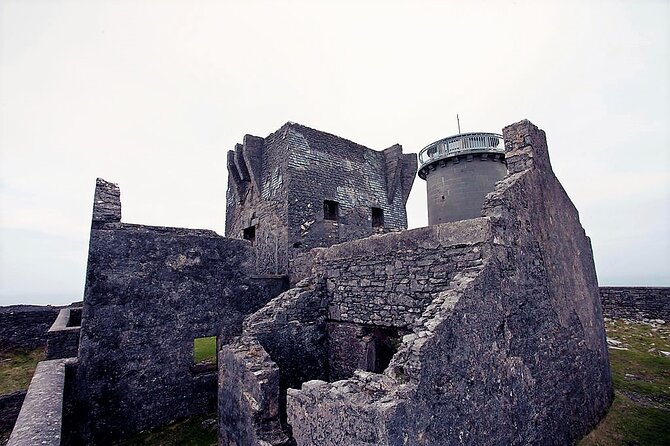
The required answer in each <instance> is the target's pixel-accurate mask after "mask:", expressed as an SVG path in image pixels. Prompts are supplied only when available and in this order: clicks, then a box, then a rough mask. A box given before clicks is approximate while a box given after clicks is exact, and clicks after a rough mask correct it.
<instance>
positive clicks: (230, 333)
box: [76, 181, 285, 444]
mask: <svg viewBox="0 0 670 446" xmlns="http://www.w3.org/2000/svg"><path fill="white" fill-rule="evenodd" d="M101 189H102V190H108V189H112V190H114V189H115V188H114V187H113V186H110V183H106V182H102V181H99V182H98V187H97V192H96V202H95V204H94V216H95V215H97V214H99V213H98V212H97V210H98V208H99V207H100V206H102V207H104V208H106V209H117V208H118V209H119V212H115V213H111V215H112V217H111V218H107V219H103V220H102V221H100V220H98V221H97V222H96V220H94V224H93V227H92V230H91V240H90V246H89V258H88V270H87V276H86V288H85V297H84V304H83V311H82V320H83V323H82V326H81V341H80V351H79V367H78V370H77V379H76V382H77V389H79V391H80V394H79V395H78V400H79V403H80V406H81V407H80V411H81V414H82V416H86V418H87V420H88V426H87V428H88V431H87V432H86V433H85V434H84V438H86V440H87V441H89V442H92V443H95V444H100V443H102V444H104V443H108V442H111V441H114V440H115V439H117V438H123V437H127V436H129V435H132V434H134V433H137V432H139V431H142V430H146V429H150V428H153V427H157V426H161V425H165V424H168V423H170V422H173V421H175V420H178V419H180V418H183V417H186V416H190V415H193V414H198V413H203V412H208V411H212V410H214V408H215V407H216V367H215V366H213V367H201V366H200V365H199V364H196V363H195V359H194V345H195V344H194V342H195V340H196V339H197V338H204V337H211V336H218V343H219V344H221V343H224V342H227V341H228V340H230V339H231V338H232V337H234V336H236V335H239V334H240V332H241V326H242V321H243V319H244V317H245V316H246V315H247V314H250V313H252V312H254V311H255V310H257V309H258V308H260V307H262V306H263V305H264V304H265V303H266V302H267V301H269V300H270V299H271V298H273V297H275V296H276V295H277V294H279V293H280V292H281V291H283V289H285V283H284V281H283V280H278V279H277V280H272V279H264V278H258V277H254V276H253V273H254V271H255V267H254V265H255V259H254V251H253V249H252V247H251V244H250V243H249V242H247V241H244V240H233V239H227V238H224V237H221V236H219V235H217V234H216V233H214V232H213V231H205V230H190V229H180V228H165V227H151V226H141V225H133V224H126V223H121V222H119V221H118V218H120V201H118V200H119V196H118V194H106V195H107V196H108V197H111V199H112V200H116V201H118V204H117V203H105V201H104V199H103V200H98V197H99V196H103V195H104V194H102V193H100V191H101ZM108 214H109V213H108ZM105 215H107V214H105ZM129 408H132V409H130V410H129Z"/></svg>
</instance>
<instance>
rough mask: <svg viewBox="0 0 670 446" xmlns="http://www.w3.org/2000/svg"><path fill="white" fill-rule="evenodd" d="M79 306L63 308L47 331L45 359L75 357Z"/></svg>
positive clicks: (79, 314)
mask: <svg viewBox="0 0 670 446" xmlns="http://www.w3.org/2000/svg"><path fill="white" fill-rule="evenodd" d="M81 310H82V309H81V307H74V308H73V307H69V308H63V309H61V310H60V312H59V313H58V317H57V318H56V320H55V321H54V323H53V325H52V326H51V328H49V331H48V332H47V359H59V358H72V357H77V354H78V351H79V334H80V330H81Z"/></svg>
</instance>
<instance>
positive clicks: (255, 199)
mask: <svg viewBox="0 0 670 446" xmlns="http://www.w3.org/2000/svg"><path fill="white" fill-rule="evenodd" d="M415 172H416V155H414V154H403V153H402V148H401V147H400V146H399V145H395V146H393V147H390V148H388V149H386V150H384V151H382V152H377V151H374V150H371V149H369V148H367V147H364V146H361V145H360V144H356V143H354V142H351V141H348V140H346V139H344V138H340V137H337V136H335V135H331V134H329V133H325V132H321V131H318V130H314V129H311V128H309V127H305V126H302V125H299V124H294V123H287V124H285V125H284V126H282V127H281V128H280V129H279V130H277V131H276V132H274V133H273V134H271V135H269V136H268V137H266V138H259V137H254V136H250V135H246V136H245V137H244V142H243V144H238V145H237V146H236V147H235V150H234V151H230V152H229V153H228V173H229V175H228V193H227V196H226V197H227V203H226V235H227V236H228V237H234V238H244V237H245V234H244V230H245V228H250V227H253V228H254V231H255V234H254V238H255V249H256V252H257V261H258V267H259V271H261V272H268V273H287V272H288V271H289V261H290V260H291V259H293V258H294V257H296V256H297V255H299V254H300V253H304V252H306V251H308V250H309V249H311V248H314V247H318V246H330V245H332V244H335V243H339V242H341V241H346V240H352V239H356V238H361V237H366V236H368V235H371V234H373V233H378V232H387V231H391V230H398V229H404V228H406V227H407V214H406V211H405V203H406V201H407V198H408V196H409V192H410V190H411V187H412V184H413V181H414V175H415ZM324 200H332V201H335V202H337V203H338V210H337V212H336V214H337V215H336V220H329V219H326V218H324V217H325V215H324ZM373 207H374V208H377V209H380V210H381V211H382V212H383V225H382V226H381V227H376V226H374V225H373V222H372V208H373ZM246 236H247V237H249V236H250V234H247V235H246Z"/></svg>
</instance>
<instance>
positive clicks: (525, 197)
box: [280, 121, 612, 446]
mask: <svg viewBox="0 0 670 446" xmlns="http://www.w3.org/2000/svg"><path fill="white" fill-rule="evenodd" d="M504 139H505V142H506V158H507V163H508V169H509V174H508V176H507V177H506V178H505V179H504V180H502V181H501V182H499V183H498V184H497V186H496V190H495V192H494V193H492V194H489V195H488V197H487V199H486V201H485V203H484V205H483V209H482V211H483V212H482V213H483V215H484V217H483V218H481V219H477V220H472V221H471V224H474V225H479V228H480V229H481V231H480V233H479V234H478V237H477V239H479V240H484V241H483V242H481V246H480V252H481V258H480V261H481V266H480V267H478V268H470V270H463V271H459V272H458V273H456V274H455V276H454V277H453V278H452V279H451V281H450V282H449V284H445V285H444V288H443V289H442V291H440V292H439V293H437V295H436V297H435V299H434V300H433V302H432V303H430V305H428V306H427V307H426V308H425V311H424V312H423V313H422V314H421V315H420V316H419V317H418V319H417V320H416V321H415V323H414V324H412V333H410V334H407V335H406V336H404V337H403V338H402V341H401V343H400V345H399V347H398V351H397V353H396V354H395V355H394V356H393V359H392V360H391V362H390V364H389V366H388V367H387V368H386V369H385V371H384V373H372V372H365V371H356V372H354V376H353V377H351V378H350V379H347V380H343V381H337V382H334V383H327V382H325V381H310V382H306V383H304V384H303V385H302V387H301V389H300V390H296V389H288V395H287V409H286V410H287V420H288V422H289V423H290V425H291V428H292V432H293V436H294V438H295V440H296V442H297V444H298V445H310V444H319V445H323V446H327V445H349V444H357V445H370V446H372V445H379V444H384V445H451V444H454V445H455V444H459V445H460V444H471V445H474V444H476V445H496V444H509V445H527V444H528V445H543V444H572V443H574V442H575V441H576V440H577V439H578V438H580V437H581V436H582V435H584V434H585V433H586V432H588V431H589V430H590V429H591V428H592V427H593V426H595V424H596V423H597V422H598V421H599V420H600V419H601V418H602V416H603V415H604V414H605V411H606V409H607V407H608V406H609V404H610V402H611V399H612V385H611V380H610V371H609V363H608V355H607V347H606V343H605V333H604V326H603V317H602V309H601V306H600V299H599V296H598V288H597V280H596V276H595V268H594V264H593V257H592V252H591V247H590V242H589V239H588V238H587V237H586V236H585V234H584V230H583V229H582V227H581V225H580V223H579V219H578V213H577V211H576V209H575V208H574V206H573V205H572V203H571V202H570V200H569V198H568V197H567V195H566V194H565V191H564V190H563V188H562V187H561V185H560V183H559V182H558V180H557V179H556V178H555V176H554V174H553V172H552V170H551V165H550V163H549V157H548V153H547V147H546V140H545V136H544V133H543V132H542V131H541V130H539V129H537V127H535V126H534V125H532V124H531V123H529V122H528V121H522V122H520V123H517V124H514V125H512V126H509V127H506V128H505V129H504ZM460 223H465V222H460ZM455 225H456V223H447V224H445V225H442V226H441V227H444V228H445V229H444V230H445V231H453V230H454V228H455ZM345 246H346V245H345ZM331 249H332V248H331ZM336 249H343V247H340V246H338V247H336ZM424 249H426V247H422V246H419V247H418V248H417V251H419V252H417V254H418V255H420V251H422V250H424ZM473 260H474V259H473ZM326 280H327V279H326ZM352 286H353V285H352ZM359 288H362V287H360V285H359ZM280 371H281V366H280Z"/></svg>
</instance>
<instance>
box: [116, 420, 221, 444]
mask: <svg viewBox="0 0 670 446" xmlns="http://www.w3.org/2000/svg"><path fill="white" fill-rule="evenodd" d="M216 442H217V436H216V414H215V413H214V414H208V415H201V416H197V417H191V418H189V419H187V420H183V421H179V422H177V423H174V424H171V425H170V426H167V427H162V428H160V429H157V430H155V431H153V432H147V433H144V434H140V435H138V436H136V437H134V438H131V439H129V440H125V441H122V442H119V443H116V444H117V446H142V445H152V446H215V445H216Z"/></svg>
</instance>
